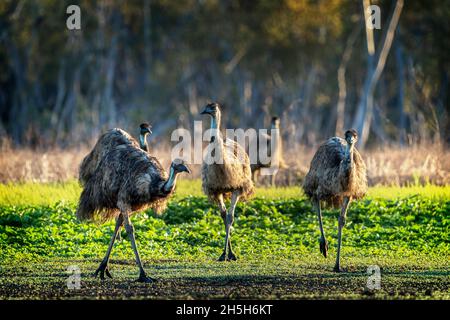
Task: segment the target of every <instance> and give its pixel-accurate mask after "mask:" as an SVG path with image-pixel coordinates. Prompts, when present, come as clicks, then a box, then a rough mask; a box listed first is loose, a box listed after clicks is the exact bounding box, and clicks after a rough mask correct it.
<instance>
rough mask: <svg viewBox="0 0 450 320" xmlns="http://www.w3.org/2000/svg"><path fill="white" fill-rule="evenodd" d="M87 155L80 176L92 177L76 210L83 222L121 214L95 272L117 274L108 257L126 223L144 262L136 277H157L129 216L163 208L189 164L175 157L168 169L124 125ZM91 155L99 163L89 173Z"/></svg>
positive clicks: (117, 218)
mask: <svg viewBox="0 0 450 320" xmlns="http://www.w3.org/2000/svg"><path fill="white" fill-rule="evenodd" d="M107 137H109V138H110V140H107ZM99 144H100V145H101V146H103V147H104V149H102V150H101V153H98V151H99V149H100V148H98V149H96V147H97V146H98V145H99ZM86 158H87V159H86ZM86 158H85V159H84V160H83V163H82V165H81V167H80V177H89V178H88V179H87V180H84V184H83V191H82V193H81V196H80V200H79V203H78V208H77V212H76V215H77V217H78V219H79V220H80V221H101V222H105V221H108V220H111V219H113V218H115V219H116V225H115V229H114V234H113V236H112V237H111V241H110V243H109V246H108V250H107V251H106V255H105V257H104V258H103V260H102V262H101V263H100V266H99V267H98V269H97V270H96V271H95V273H94V276H97V275H98V274H100V278H101V279H102V280H104V279H105V274H106V276H108V277H110V278H112V276H111V274H110V272H109V268H108V263H109V257H110V254H111V251H112V248H113V245H114V241H115V239H116V238H117V234H118V232H119V229H120V227H121V226H122V224H124V225H125V230H126V232H127V234H128V237H129V239H130V241H131V246H132V248H133V251H134V255H135V259H136V264H137V265H138V267H139V278H138V280H137V281H139V282H152V281H154V279H152V278H150V277H147V275H146V273H145V270H144V267H143V265H142V262H141V258H140V256H139V252H138V248H137V245H136V240H135V237H134V227H133V225H132V223H131V220H130V217H131V215H132V214H133V213H134V212H136V211H141V210H144V209H146V208H152V209H153V210H154V211H155V212H157V213H160V212H162V211H163V210H164V209H165V207H166V204H167V200H168V198H169V197H170V196H171V195H172V194H173V192H174V190H175V185H176V181H177V176H178V174H179V173H181V172H188V173H190V169H189V167H188V166H187V165H186V164H185V163H184V162H183V161H182V160H178V159H176V160H174V161H173V162H172V164H171V166H170V171H169V174H167V172H166V171H165V170H164V169H163V167H162V166H161V164H160V162H159V161H158V159H157V158H155V157H153V156H151V155H150V154H148V153H147V152H145V151H144V150H142V149H141V148H140V146H139V144H138V143H137V141H136V140H134V139H133V138H132V137H131V136H130V135H129V134H128V133H126V132H125V131H123V130H121V129H113V130H110V131H108V132H107V133H106V134H104V135H102V136H101V137H100V139H99V141H98V142H97V144H96V146H95V147H94V149H93V150H92V151H91V153H90V154H88V155H87V157H86ZM89 159H90V160H93V159H96V160H97V161H98V163H97V166H96V169H95V170H94V171H91V172H89V173H87V172H85V170H91V169H92V168H93V164H90V162H89ZM83 164H84V165H83Z"/></svg>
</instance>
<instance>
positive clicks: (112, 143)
mask: <svg viewBox="0 0 450 320" xmlns="http://www.w3.org/2000/svg"><path fill="white" fill-rule="evenodd" d="M120 145H130V146H133V147H138V148H139V143H138V142H137V141H136V140H135V139H134V138H133V137H132V136H130V135H129V134H128V133H127V132H125V131H124V130H122V129H119V128H114V129H111V130H108V131H107V132H105V133H104V134H102V135H101V136H100V138H99V139H98V140H97V143H96V144H95V146H94V148H93V149H92V151H91V152H89V154H88V155H87V156H86V157H85V158H84V159H83V161H82V162H81V165H80V170H79V176H78V180H79V182H80V184H81V185H82V186H84V185H85V184H86V182H87V181H88V180H89V179H90V178H91V177H92V176H93V175H94V173H95V170H96V169H97V167H98V165H99V164H100V162H101V160H102V159H103V158H104V157H105V155H106V154H107V153H108V152H109V151H110V150H111V149H112V148H114V147H117V146H120Z"/></svg>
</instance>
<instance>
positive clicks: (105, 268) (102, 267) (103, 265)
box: [94, 262, 112, 280]
mask: <svg viewBox="0 0 450 320" xmlns="http://www.w3.org/2000/svg"><path fill="white" fill-rule="evenodd" d="M99 273H100V279H102V280H105V274H106V276H107V277H108V278H110V279H112V276H111V273H109V269H108V263H104V262H102V263H100V266H99V267H98V269H97V270H96V271H95V273H94V277H97V276H98V274H99Z"/></svg>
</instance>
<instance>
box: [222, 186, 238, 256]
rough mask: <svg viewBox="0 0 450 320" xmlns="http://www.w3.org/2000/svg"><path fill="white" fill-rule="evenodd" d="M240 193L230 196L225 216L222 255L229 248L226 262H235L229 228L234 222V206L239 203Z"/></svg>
mask: <svg viewBox="0 0 450 320" xmlns="http://www.w3.org/2000/svg"><path fill="white" fill-rule="evenodd" d="M239 197H240V193H239V191H234V192H233V194H232V195H231V205H230V207H229V208H228V212H227V216H226V225H225V248H224V254H226V252H227V247H228V248H229V252H228V256H227V259H228V260H236V256H235V255H234V253H233V251H232V250H231V234H230V232H231V226H232V225H233V221H234V210H235V209H236V204H237V202H238V201H239Z"/></svg>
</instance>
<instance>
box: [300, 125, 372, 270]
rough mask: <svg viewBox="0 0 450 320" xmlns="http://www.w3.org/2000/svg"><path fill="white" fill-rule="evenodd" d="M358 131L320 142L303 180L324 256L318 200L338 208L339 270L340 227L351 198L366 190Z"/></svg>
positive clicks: (326, 244) (349, 131)
mask: <svg viewBox="0 0 450 320" xmlns="http://www.w3.org/2000/svg"><path fill="white" fill-rule="evenodd" d="M357 140H358V134H357V132H356V131H355V130H353V129H351V130H347V131H346V132H345V140H344V139H341V138H339V137H334V138H331V139H329V140H327V141H326V142H325V143H323V144H322V145H321V146H320V147H319V149H318V150H317V152H316V154H315V155H314V157H313V159H312V161H311V167H310V169H309V172H308V174H307V175H306V177H305V180H304V182H303V189H304V191H305V194H306V195H307V196H308V197H309V198H310V199H311V202H312V204H313V207H314V209H315V210H316V211H317V216H318V220H319V227H320V233H321V238H320V240H319V243H320V252H321V253H322V254H323V255H324V256H325V257H327V251H328V242H327V240H326V239H325V233H324V231H323V225H322V213H321V208H320V202H321V201H323V202H325V204H327V205H330V206H333V207H339V206H340V207H341V212H340V215H339V220H338V221H339V223H338V249H337V256H336V264H335V266H334V271H336V272H340V271H342V269H341V267H340V252H341V243H342V228H343V227H344V225H345V219H346V216H347V209H348V206H349V204H350V202H351V201H352V200H353V199H361V198H362V197H364V195H365V194H366V192H367V174H366V165H365V164H364V161H363V159H362V157H361V155H360V154H359V152H358V150H356V148H355V146H354V145H355V143H356V141H357Z"/></svg>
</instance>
